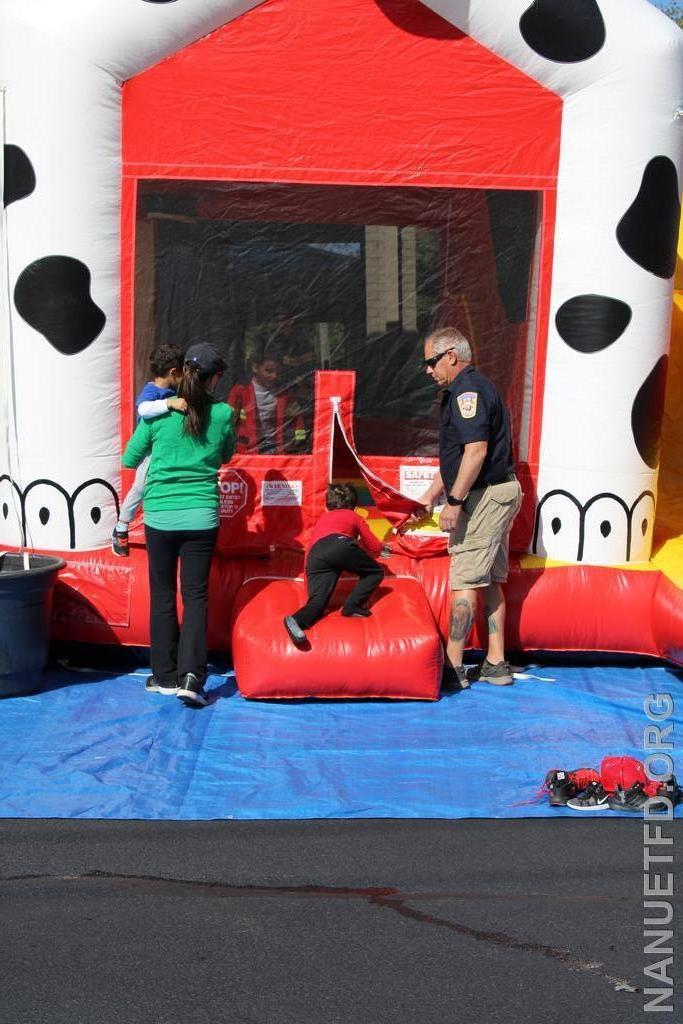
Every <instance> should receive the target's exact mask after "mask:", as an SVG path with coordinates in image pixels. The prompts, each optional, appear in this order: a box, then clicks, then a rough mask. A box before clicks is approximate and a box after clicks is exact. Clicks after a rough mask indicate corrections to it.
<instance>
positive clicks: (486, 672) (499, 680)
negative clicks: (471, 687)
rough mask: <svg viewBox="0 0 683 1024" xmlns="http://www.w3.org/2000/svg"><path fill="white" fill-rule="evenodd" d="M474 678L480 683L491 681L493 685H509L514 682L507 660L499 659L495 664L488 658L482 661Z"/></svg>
mask: <svg viewBox="0 0 683 1024" xmlns="http://www.w3.org/2000/svg"><path fill="white" fill-rule="evenodd" d="M476 679H477V680H478V682H480V683H491V684H492V685H493V686H511V685H512V683H513V682H514V679H513V678H512V669H511V668H510V663H509V662H508V661H499V662H498V664H497V665H492V664H491V662H490V661H489V660H488V658H484V660H483V661H482V663H481V666H480V668H479V672H478V673H477V676H476Z"/></svg>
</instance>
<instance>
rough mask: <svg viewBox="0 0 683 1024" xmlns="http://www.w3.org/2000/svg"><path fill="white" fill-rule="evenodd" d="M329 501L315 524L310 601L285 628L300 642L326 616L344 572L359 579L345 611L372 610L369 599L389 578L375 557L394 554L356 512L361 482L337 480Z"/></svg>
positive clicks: (350, 614)
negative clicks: (353, 485) (338, 481)
mask: <svg viewBox="0 0 683 1024" xmlns="http://www.w3.org/2000/svg"><path fill="white" fill-rule="evenodd" d="M325 504H326V505H327V509H328V510H327V512H324V513H323V514H322V516H321V517H320V519H319V520H318V522H317V523H316V524H315V526H314V528H313V533H312V534H311V540H310V544H309V547H308V553H307V555H306V586H307V589H308V601H307V602H306V604H305V605H304V606H303V608H300V609H299V610H298V611H297V612H294V614H293V615H287V616H285V620H284V621H285V629H286V630H287V632H288V633H289V636H290V638H291V639H292V640H293V642H294V643H295V644H303V643H304V642H305V640H306V632H305V631H306V630H307V629H310V628H311V626H314V625H315V623H316V622H317V621H318V620H319V619H321V618H322V616H323V614H324V612H325V609H326V608H327V605H328V604H329V602H330V598H331V597H332V593H333V591H334V588H335V587H336V585H337V580H338V579H339V577H340V576H341V574H342V572H344V571H346V572H352V573H354V574H355V575H356V576H358V577H359V579H358V583H356V585H355V587H354V588H353V590H352V591H351V593H350V594H349V596H348V597H347V598H346V601H345V602H344V606H343V607H342V615H344V616H347V617H350V618H366V617H367V616H368V615H370V614H371V613H370V609H369V608H368V607H367V601H368V598H369V597H370V595H371V594H372V593H373V592H374V591H375V590H376V589H377V587H378V586H379V585H380V583H381V581H382V579H383V577H384V570H383V569H382V566H381V565H379V563H378V562H376V561H375V559H374V558H373V557H372V556H373V555H375V556H378V555H383V556H384V557H388V555H389V554H390V550H389V548H388V547H385V546H384V545H383V544H382V543H381V542H380V541H379V540H377V538H376V537H375V535H374V534H373V533H372V532H371V531H370V530H369V529H368V527H367V526H366V524H365V523H364V522H363V520H362V519H361V517H360V516H359V515H357V514H356V513H355V512H354V509H355V508H356V506H357V504H358V495H357V493H356V489H355V487H352V486H351V485H350V484H331V485H330V487H328V488H327V497H326V501H325ZM357 541H360V543H357ZM361 545H362V546H361Z"/></svg>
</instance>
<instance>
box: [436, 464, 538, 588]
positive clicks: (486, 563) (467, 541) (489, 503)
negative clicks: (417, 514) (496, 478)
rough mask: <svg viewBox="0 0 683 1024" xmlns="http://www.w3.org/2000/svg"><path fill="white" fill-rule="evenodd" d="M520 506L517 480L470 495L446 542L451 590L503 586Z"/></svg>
mask: <svg viewBox="0 0 683 1024" xmlns="http://www.w3.org/2000/svg"><path fill="white" fill-rule="evenodd" d="M521 504H522V488H521V487H520V486H519V482H518V481H517V480H511V481H509V482H507V483H504V484H492V485H490V486H489V487H483V488H481V490H476V491H470V493H469V495H468V496H467V501H466V502H465V504H464V506H463V510H462V514H461V516H460V519H459V521H458V525H457V527H456V528H455V530H451V534H450V537H449V540H448V553H449V555H450V556H451V567H450V584H451V590H473V589H475V588H477V587H487V586H488V585H489V583H505V581H506V580H507V578H508V548H509V546H510V530H511V529H512V522H513V520H514V518H515V516H516V515H517V512H518V511H519V507H520V505H521Z"/></svg>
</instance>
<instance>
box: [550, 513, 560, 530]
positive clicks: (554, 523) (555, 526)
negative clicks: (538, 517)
mask: <svg viewBox="0 0 683 1024" xmlns="http://www.w3.org/2000/svg"><path fill="white" fill-rule="evenodd" d="M550 529H551V530H552V531H553V533H559V532H560V530H561V529H562V521H561V520H560V519H558V518H557V516H555V518H554V519H553V521H552V523H551V524H550Z"/></svg>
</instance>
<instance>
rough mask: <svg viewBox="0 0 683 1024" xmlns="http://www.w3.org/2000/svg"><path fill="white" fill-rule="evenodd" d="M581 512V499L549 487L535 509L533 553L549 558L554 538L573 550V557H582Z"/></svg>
mask: <svg viewBox="0 0 683 1024" xmlns="http://www.w3.org/2000/svg"><path fill="white" fill-rule="evenodd" d="M581 514H582V508H581V502H579V501H577V500H576V498H575V497H574V496H573V494H570V493H569V491H560V490H557V491H549V492H548V494H546V495H545V496H544V498H543V499H542V501H540V502H539V505H538V509H537V511H536V526H535V528H534V541H533V547H532V551H533V553H534V554H535V555H544V556H546V557H548V558H552V557H553V541H554V539H555V538H557V543H558V544H561V545H562V550H563V551H567V550H571V551H573V552H575V554H574V555H573V557H574V558H575V559H576V560H577V561H578V560H579V559H580V557H581V556H580V554H579V547H580V543H581ZM564 557H566V556H564Z"/></svg>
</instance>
